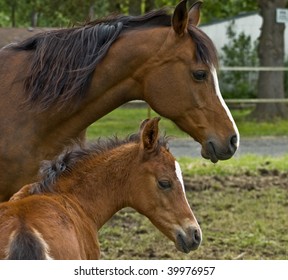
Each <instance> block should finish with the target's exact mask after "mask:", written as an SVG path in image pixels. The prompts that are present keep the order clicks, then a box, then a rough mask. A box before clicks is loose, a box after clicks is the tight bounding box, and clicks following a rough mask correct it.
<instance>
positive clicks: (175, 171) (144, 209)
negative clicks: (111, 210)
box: [130, 118, 202, 253]
mask: <svg viewBox="0 0 288 280" xmlns="http://www.w3.org/2000/svg"><path fill="white" fill-rule="evenodd" d="M158 122H159V118H155V119H152V120H148V121H146V122H144V123H143V125H142V127H141V131H140V133H141V140H140V146H139V162H140V164H139V165H136V164H135V166H134V169H133V174H135V175H134V176H135V178H133V180H132V182H133V185H132V186H131V188H134V191H130V193H131V197H130V206H132V207H133V208H135V209H136V210H138V211H139V212H140V213H142V214H143V215H145V216H147V217H148V218H149V219H150V220H151V222H152V223H153V224H154V225H155V226H156V227H157V228H158V229H159V230H160V231H161V232H162V233H164V234H165V235H166V236H167V237H168V238H169V239H171V240H172V241H173V242H174V243H175V246H176V248H177V249H178V250H180V251H182V252H185V253H188V252H190V251H191V250H196V249H197V248H198V247H199V246H200V243H201V240H202V233H201V229H200V227H199V224H198V223H197V220H196V218H195V216H194V214H193V212H192V211H191V208H190V206H189V204H188V201H187V199H186V195H185V189H184V184H183V179H182V175H181V170H180V166H179V164H178V163H177V162H176V161H175V158H174V157H173V156H172V154H171V153H170V152H169V151H168V150H167V148H166V146H165V144H164V143H161V141H160V142H159V136H158ZM135 188H137V191H135Z"/></svg>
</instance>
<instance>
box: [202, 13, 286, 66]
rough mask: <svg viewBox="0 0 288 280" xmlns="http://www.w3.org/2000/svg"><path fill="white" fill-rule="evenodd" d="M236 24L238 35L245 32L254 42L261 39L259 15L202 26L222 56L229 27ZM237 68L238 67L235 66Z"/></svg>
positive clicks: (227, 40) (260, 18) (244, 16)
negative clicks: (233, 23) (232, 23)
mask: <svg viewBox="0 0 288 280" xmlns="http://www.w3.org/2000/svg"><path fill="white" fill-rule="evenodd" d="M232 21H234V22H235V25H234V26H235V29H234V30H235V31H236V32H237V34H239V33H241V32H244V33H245V35H249V36H251V39H252V41H255V40H257V39H258V38H259V36H260V32H261V26H262V17H261V16H260V15H258V14H247V15H243V16H238V17H235V18H233V19H229V20H225V21H220V22H215V23H212V24H205V25H200V29H202V30H203V31H204V32H205V33H206V34H207V35H208V36H209V37H210V38H211V39H212V41H213V42H214V44H215V46H216V48H217V51H218V53H219V54H220V53H221V52H222V51H221V48H222V47H223V46H224V45H225V44H227V43H228V42H229V39H228V38H227V34H226V33H227V27H228V26H229V25H230V24H231V22H232ZM284 36H285V38H284V39H285V40H284V44H285V57H287V56H288V27H287V26H286V28H285V35H284ZM235 66H236V65H235Z"/></svg>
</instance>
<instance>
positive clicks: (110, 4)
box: [0, 0, 256, 27]
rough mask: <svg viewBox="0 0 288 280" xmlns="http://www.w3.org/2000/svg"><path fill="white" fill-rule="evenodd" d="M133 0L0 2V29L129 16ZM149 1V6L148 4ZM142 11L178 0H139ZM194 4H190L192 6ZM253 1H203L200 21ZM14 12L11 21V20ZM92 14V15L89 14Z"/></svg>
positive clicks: (233, 12) (252, 4)
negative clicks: (126, 14) (124, 14)
mask: <svg viewBox="0 0 288 280" xmlns="http://www.w3.org/2000/svg"><path fill="white" fill-rule="evenodd" d="M130 1H134V0H129V1H128V0H116V1H112V0H109V1H105V0H84V1H83V0H69V1H67V0H66V1H65V0H64V1H57V0H0V7H1V12H0V26H12V22H13V21H15V26H16V27H23V26H31V22H32V16H33V15H34V16H35V17H36V19H37V26H40V27H58V26H61V27H63V26H67V24H68V23H70V24H71V23H75V22H83V21H85V20H87V19H88V18H89V14H90V15H91V9H92V10H93V11H94V17H96V18H98V17H102V16H106V15H108V14H110V13H113V12H121V13H128V11H129V2H130ZM148 1H149V4H148V3H147V2H148ZM138 2H139V3H140V5H141V7H142V9H141V10H142V12H144V11H145V10H146V9H145V6H146V5H147V6H148V5H149V8H150V7H151V8H152V9H155V8H162V7H164V6H168V7H175V5H176V4H177V3H178V2H179V1H178V0H154V1H151V0H142V1H138ZM192 2H193V1H190V3H192ZM255 2H256V1H249V0H245V1H240V0H236V1H234V0H229V1H226V2H225V5H219V3H215V1H214V0H204V5H203V9H202V22H208V21H211V20H213V19H215V18H217V19H221V18H227V17H230V16H233V15H236V14H238V13H239V12H241V11H248V10H249V11H251V10H255V9H256V3H255ZM12 11H14V15H15V16H14V17H15V18H14V19H13V18H12V17H13V16H12ZM92 14H93V13H92Z"/></svg>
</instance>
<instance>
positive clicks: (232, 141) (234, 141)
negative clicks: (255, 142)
mask: <svg viewBox="0 0 288 280" xmlns="http://www.w3.org/2000/svg"><path fill="white" fill-rule="evenodd" d="M230 144H231V146H232V147H233V148H234V149H235V148H237V144H238V137H237V135H233V136H232V137H231V138H230Z"/></svg>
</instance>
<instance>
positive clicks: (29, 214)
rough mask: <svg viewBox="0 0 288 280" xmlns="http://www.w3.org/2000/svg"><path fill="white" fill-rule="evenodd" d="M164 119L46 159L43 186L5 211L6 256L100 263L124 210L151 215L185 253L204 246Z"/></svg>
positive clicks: (1, 216) (1, 213)
mask: <svg viewBox="0 0 288 280" xmlns="http://www.w3.org/2000/svg"><path fill="white" fill-rule="evenodd" d="M158 122H159V118H154V119H152V120H146V121H145V122H143V124H142V126H141V127H140V132H139V133H138V134H134V135H131V136H130V137H129V138H127V139H125V140H124V141H119V140H117V139H116V140H115V139H114V140H109V141H105V142H102V143H99V142H97V143H96V144H94V145H92V146H90V147H88V148H80V147H77V148H74V149H73V150H71V151H69V152H65V153H63V154H61V155H60V156H59V157H58V158H57V159H56V160H54V161H52V162H46V163H45V164H44V166H43V168H42V176H43V177H42V180H41V181H40V182H39V183H35V184H31V185H27V186H25V187H24V188H23V189H21V190H20V191H19V192H18V193H16V194H15V195H14V196H13V197H12V199H11V201H8V202H4V203H2V205H1V206H0V236H1V239H0V258H1V259H98V258H99V256H100V249H99V243H98V239H97V230H99V229H100V228H101V227H102V226H103V224H105V222H107V220H108V219H110V218H111V216H112V215H113V214H114V213H116V212H117V211H118V210H120V209H121V208H123V207H132V208H134V209H136V210H137V211H138V212H140V213H142V214H143V215H145V216H147V217H148V218H149V219H150V220H151V222H152V223H153V224H154V225H155V226H156V227H157V228H158V229H159V230H160V231H161V232H163V233H164V234H165V235H166V236H167V237H168V238H169V239H171V240H172V241H173V242H174V243H175V246H176V248H177V249H178V250H180V251H182V252H185V253H188V252H190V251H191V250H195V249H197V248H198V247H199V245H200V243H201V230H200V227H199V225H198V223H197V221H196V219H195V217H194V215H193V213H192V211H191V209H190V206H189V204H188V202H187V199H186V197H185V190H184V184H183V179H182V175H181V170H180V167H179V164H178V163H177V162H176V161H175V158H174V157H173V156H172V154H171V153H170V152H169V151H168V149H167V147H166V139H165V138H163V137H161V138H159V136H158Z"/></svg>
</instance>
